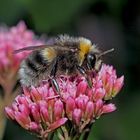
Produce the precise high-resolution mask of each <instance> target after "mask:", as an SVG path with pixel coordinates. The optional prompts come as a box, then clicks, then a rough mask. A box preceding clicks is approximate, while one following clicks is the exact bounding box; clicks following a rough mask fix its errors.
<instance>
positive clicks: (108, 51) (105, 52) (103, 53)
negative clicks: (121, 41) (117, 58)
mask: <svg viewBox="0 0 140 140" xmlns="http://www.w3.org/2000/svg"><path fill="white" fill-rule="evenodd" d="M113 51H114V48H112V49H110V50H107V51H104V52H102V53H101V54H100V55H99V57H101V56H103V55H106V54H107V53H110V52H113Z"/></svg>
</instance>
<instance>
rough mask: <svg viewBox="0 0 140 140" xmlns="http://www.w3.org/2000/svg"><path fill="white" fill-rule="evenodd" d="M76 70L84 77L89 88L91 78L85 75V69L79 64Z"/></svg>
mask: <svg viewBox="0 0 140 140" xmlns="http://www.w3.org/2000/svg"><path fill="white" fill-rule="evenodd" d="M77 70H78V71H79V72H80V74H82V75H83V76H84V77H85V78H86V80H87V83H88V86H89V87H90V88H91V87H92V81H91V78H90V77H89V75H87V73H86V71H85V69H84V68H83V67H81V66H77Z"/></svg>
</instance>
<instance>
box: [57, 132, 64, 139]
mask: <svg viewBox="0 0 140 140" xmlns="http://www.w3.org/2000/svg"><path fill="white" fill-rule="evenodd" d="M57 136H58V138H59V139H60V140H65V138H64V137H63V136H62V135H61V133H60V132H59V131H58V130H57Z"/></svg>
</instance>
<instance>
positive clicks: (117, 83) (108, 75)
mask: <svg viewBox="0 0 140 140" xmlns="http://www.w3.org/2000/svg"><path fill="white" fill-rule="evenodd" d="M97 78H98V79H101V80H102V82H103V87H104V89H105V90H106V95H105V97H104V99H105V100H109V99H111V98H112V97H115V96H116V95H117V94H118V93H119V91H120V90H121V88H122V86H123V83H124V76H121V77H120V78H117V75H116V70H115V69H113V67H112V66H109V65H105V64H104V65H102V68H101V70H100V71H99V73H98V77H97Z"/></svg>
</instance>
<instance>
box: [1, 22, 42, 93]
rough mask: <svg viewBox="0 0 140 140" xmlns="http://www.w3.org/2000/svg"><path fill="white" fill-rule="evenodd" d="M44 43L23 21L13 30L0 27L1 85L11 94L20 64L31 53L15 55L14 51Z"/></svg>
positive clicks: (12, 28)
mask: <svg viewBox="0 0 140 140" xmlns="http://www.w3.org/2000/svg"><path fill="white" fill-rule="evenodd" d="M42 43H43V41H41V40H39V39H37V38H36V36H35V34H34V33H33V32H32V31H31V30H28V29H27V28H26V25H25V24H24V22H22V21H21V22H20V23H19V24H18V25H17V26H14V27H11V28H6V27H0V85H1V86H2V87H3V88H4V90H6V89H8V90H9V92H10V90H12V88H13V87H14V86H15V83H16V80H17V71H18V69H19V65H20V62H21V60H22V59H23V58H25V57H26V56H27V54H28V53H29V52H21V53H18V54H14V53H13V52H14V50H18V49H20V48H24V47H28V46H36V45H40V44H42ZM7 87H8V88H7ZM9 88H11V89H9ZM5 92H6V91H5ZM4 94H6V93H4Z"/></svg>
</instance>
